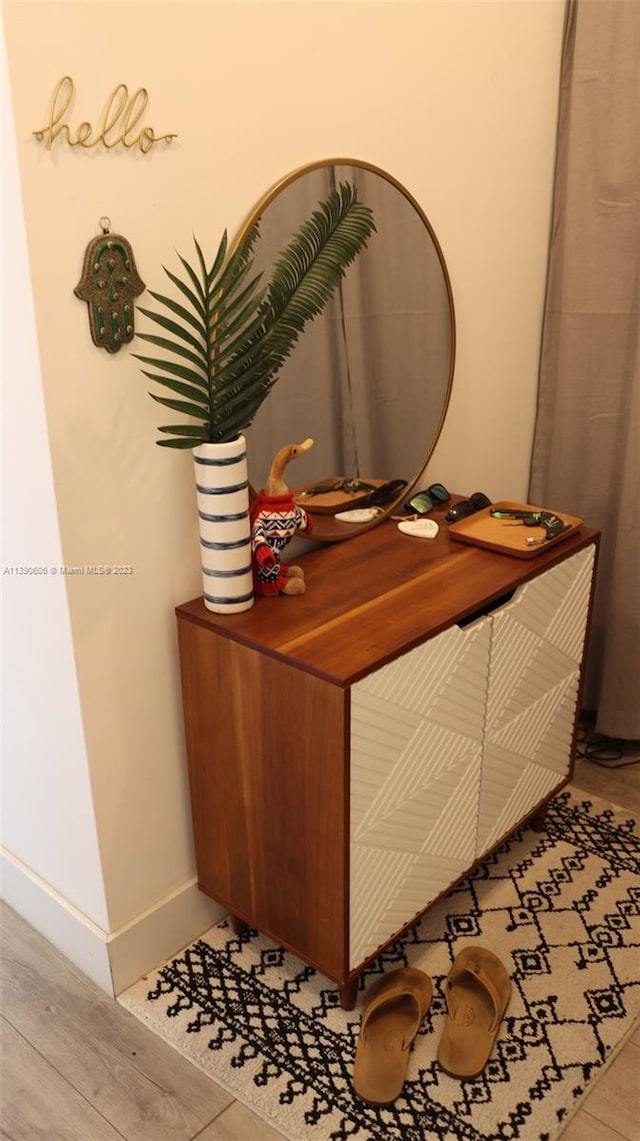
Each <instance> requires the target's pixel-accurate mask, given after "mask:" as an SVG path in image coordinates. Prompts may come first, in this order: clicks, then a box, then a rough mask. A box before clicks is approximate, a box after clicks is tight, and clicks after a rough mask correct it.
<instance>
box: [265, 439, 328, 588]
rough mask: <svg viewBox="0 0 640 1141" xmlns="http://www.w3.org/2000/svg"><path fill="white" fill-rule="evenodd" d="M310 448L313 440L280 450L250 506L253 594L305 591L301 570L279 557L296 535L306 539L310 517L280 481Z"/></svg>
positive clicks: (310, 522)
mask: <svg viewBox="0 0 640 1141" xmlns="http://www.w3.org/2000/svg"><path fill="white" fill-rule="evenodd" d="M311 447H313V440H303V442H302V443H301V444H286V445H285V447H284V448H280V451H279V452H277V454H276V455H275V456H274V458H273V462H272V464H271V467H270V468H269V474H268V476H267V479H266V482H265V485H264V487H263V489H262V491H260V492H259V493H258V495H257V496H256V499H255V500H254V502H253V504H252V505H251V510H250V512H249V519H250V522H251V552H252V563H253V589H254V593H255V594H264V595H273V594H304V592H305V590H306V583H305V580H304V571H303V569H302V567H299V566H287V564H286V563H283V562H282V561H281V558H280V556H281V553H282V551H283V550H284V548H285V547H286V545H287V543H288V542H289V541H290V539H292V538H293V536H294V535H295V533H296V531H306V533H307V534H308V535H310V534H311V532H312V530H313V520H312V519H311V516H310V515H308V514H307V512H306V511H305V510H304V509H303V508H302V507H299V506H298V504H297V503H294V500H293V496H292V494H291V492H290V490H289V488H288V486H287V484H286V482H285V479H284V469H285V468H286V466H287V464H289V463H291V461H292V460H295V459H296V458H297V457H298V456H301V455H302V454H303V452H308V451H309V448H311Z"/></svg>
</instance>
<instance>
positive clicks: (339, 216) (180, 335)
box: [134, 183, 375, 448]
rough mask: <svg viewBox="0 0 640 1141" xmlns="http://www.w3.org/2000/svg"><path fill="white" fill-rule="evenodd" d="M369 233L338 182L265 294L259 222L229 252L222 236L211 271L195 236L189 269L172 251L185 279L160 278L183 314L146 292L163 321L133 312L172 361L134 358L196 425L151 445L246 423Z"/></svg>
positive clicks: (353, 197) (193, 439)
mask: <svg viewBox="0 0 640 1141" xmlns="http://www.w3.org/2000/svg"><path fill="white" fill-rule="evenodd" d="M374 230H375V224H374V220H373V215H372V213H371V210H370V209H369V208H368V207H367V206H365V205H363V204H362V203H361V202H359V200H358V197H357V193H356V191H355V189H354V188H353V187H352V186H350V185H348V184H347V183H342V184H341V185H340V187H339V188H338V189H337V190H333V191H332V192H331V193H330V194H329V196H328V198H327V199H326V200H325V201H324V202H321V203H319V205H318V208H317V209H316V210H314V211H313V213H312V215H311V217H310V218H309V219H308V220H307V221H306V222H304V223H303V225H302V226H301V227H300V228H299V230H298V231H297V233H296V234H295V235H294V236H293V238H292V240H291V242H290V243H289V245H288V246H287V248H286V249H285V250H284V251H283V253H282V254H281V255H280V257H279V258H278V260H277V262H276V264H275V266H274V268H273V271H272V276H271V280H270V282H269V284H268V286H267V288H266V290H265V289H264V288H262V287H261V285H260V281H261V275H260V274H257V275H252V271H253V266H254V255H253V247H254V245H255V242H256V239H257V237H258V226H257V225H255V226H254V227H253V228H252V229H251V231H250V232H249V234H248V235H247V237H246V239H245V240H244V241H243V242H242V243H241V244H240V246H238V247H237V248H236V249H235V250H234V251H233V252H232V253H231V254H230V255H228V256H227V234H226V232H225V233H224V234H223V236H222V239H221V241H220V244H219V246H218V250H217V253H216V256H215V259H214V261H213V264H212V266H211V268H210V269H208V268H207V264H206V261H205V258H204V255H203V252H202V249H201V247H200V245H199V244H198V242H197V241H196V240H195V239H194V243H195V248H196V255H197V265H196V266H195V267H194V266H192V265H190V264H189V263H188V262H187V261H186V260H185V258H183V257H182V256H181V255H180V254H178V257H179V259H180V262H181V264H182V267H183V269H184V271H185V274H186V279H183V278H180V277H179V276H178V275H177V274H174V273H172V272H170V271H169V270H167V269H165V273H166V274H167V276H168V278H169V279H170V281H171V282H172V284H173V285H174V286H175V287H176V289H177V290H178V292H179V293H180V295H181V297H182V298H183V300H184V301H186V302H187V303H188V305H189V306H190V308H186V307H185V305H184V304H182V303H181V302H178V301H176V300H174V299H173V298H171V297H167V296H166V295H164V294H161V293H151V296H152V297H153V299H154V300H155V301H156V302H157V303H158V304H159V305H160V306H162V307H163V309H164V310H168V313H169V315H167V313H166V312H162V311H160V312H158V311H154V310H148V309H143V308H142V307H140V312H141V313H143V314H144V315H145V316H146V317H148V318H149V319H150V320H151V321H153V322H155V324H157V325H159V326H160V327H161V328H162V329H164V330H165V331H166V332H167V333H169V334H170V337H160V336H157V335H153V334H151V333H139V334H138V336H139V337H140V338H141V339H142V340H144V341H147V342H148V343H150V344H152V345H154V346H155V347H156V348H157V349H161V350H164V351H165V352H167V353H169V354H171V355H170V356H169V357H165V358H160V357H147V356H142V355H140V354H138V353H136V354H134V355H135V356H136V357H137V359H138V360H140V361H141V362H142V363H143V364H146V365H150V366H152V367H153V368H154V369H156V370H157V371H156V372H153V373H151V372H148V371H146V370H145V369H142V372H143V373H144V375H145V376H147V377H149V378H150V379H151V380H153V381H154V382H156V383H158V384H160V385H163V386H165V387H166V388H169V389H171V390H172V391H173V392H176V393H177V394H178V395H180V396H185V397H187V400H186V401H182V400H175V399H173V398H172V397H161V396H155V395H154V394H153V393H151V394H150V395H152V396H153V398H154V400H156V401H157V402H158V403H159V404H163V405H165V406H166V407H168V408H171V409H173V410H174V411H177V412H180V413H183V414H184V415H187V416H192V417H195V418H197V419H198V420H199V421H201V423H199V424H188V423H187V424H184V425H182V426H180V425H172V426H168V427H162V428H160V429H159V431H160V432H162V433H164V434H166V435H170V436H172V437H173V438H172V439H162V440H158V443H159V444H160V445H161V446H162V447H175V448H187V447H193V446H194V445H195V444H196V443H200V442H205V441H206V440H209V441H211V442H215V441H224V440H230V439H233V438H234V437H235V436H236V435H238V433H239V432H242V431H244V429H246V428H247V427H248V426H249V424H251V422H252V420H253V418H254V416H255V415H256V413H257V411H258V409H259V408H260V406H261V404H262V402H263V401H264V400H265V398H266V397H267V396H268V394H269V391H270V389H271V387H272V386H273V384H274V383H275V381H276V380H277V377H278V374H279V371H280V369H281V367H282V365H283V364H284V362H285V360H286V358H287V357H288V356H289V355H290V353H291V351H292V350H293V348H294V346H295V344H296V342H297V341H298V338H299V337H300V334H301V333H302V331H303V329H304V327H305V325H306V324H307V322H308V321H311V320H313V319H314V317H316V316H317V315H318V314H319V313H321V312H322V310H323V309H324V307H325V306H326V304H327V302H328V301H329V299H330V298H331V296H332V294H333V293H334V291H335V289H336V287H337V286H338V284H339V282H340V280H341V279H342V277H343V276H344V274H345V271H346V269H347V267H348V266H349V265H350V264H351V263H352V262H353V260H354V259H355V258H356V257H357V255H358V253H359V252H360V250H361V249H362V248H363V246H364V245H366V242H367V240H368V238H369V237H370V235H371V233H372V232H373V231H374ZM150 292H151V291H150ZM176 318H177V320H176ZM185 325H186V326H187V327H186V328H185ZM176 358H177V359H176ZM190 366H193V367H190ZM176 378H178V379H176Z"/></svg>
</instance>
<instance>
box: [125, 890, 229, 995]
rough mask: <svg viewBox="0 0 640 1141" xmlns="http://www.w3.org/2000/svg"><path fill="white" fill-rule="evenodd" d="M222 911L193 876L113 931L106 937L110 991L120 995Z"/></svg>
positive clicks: (188, 941) (202, 929)
mask: <svg viewBox="0 0 640 1141" xmlns="http://www.w3.org/2000/svg"><path fill="white" fill-rule="evenodd" d="M225 914H226V912H225V909H224V908H223V907H220V905H219V904H217V903H214V901H213V900H212V899H209V896H207V895H204V893H203V892H201V891H200V889H199V887H198V883H197V880H196V879H195V878H194V879H193V880H189V881H188V882H187V883H186V884H181V886H180V887H179V888H177V889H176V890H175V891H174V892H171V893H170V894H169V895H166V896H164V897H163V898H162V899H160V900H158V901H157V903H155V904H154V905H153V906H152V907H150V908H148V909H147V911H145V912H143V913H142V914H141V915H138V916H136V918H135V919H133V920H131V922H129V923H126V924H125V925H124V926H123V927H120V928H119V929H118V930H117V931H114V932H113V933H112V934H111V935H110V937H109V958H110V962H111V974H112V978H113V993H114V994H116V995H118V994H120V993H121V991H123V990H125V989H126V988H127V987H128V986H131V985H132V984H133V983H135V982H137V981H138V979H140V978H142V976H143V975H146V974H147V973H148V971H151V970H153V968H154V967H158V966H160V964H161V963H164V962H165V960H166V959H170V958H171V956H172V955H175V954H177V952H178V951H181V950H182V949H183V947H186V946H188V944H189V943H192V942H193V940H194V939H197V938H198V936H199V935H202V934H203V932H205V931H207V930H208V928H209V927H213V925H214V924H215V923H218V922H219V921H220V919H222V917H223V915H225Z"/></svg>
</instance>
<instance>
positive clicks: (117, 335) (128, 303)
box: [73, 218, 146, 353]
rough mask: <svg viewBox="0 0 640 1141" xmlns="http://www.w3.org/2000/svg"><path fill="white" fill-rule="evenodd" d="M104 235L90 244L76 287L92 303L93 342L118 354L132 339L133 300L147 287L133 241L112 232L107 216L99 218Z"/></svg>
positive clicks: (78, 292)
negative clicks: (138, 267)
mask: <svg viewBox="0 0 640 1141" xmlns="http://www.w3.org/2000/svg"><path fill="white" fill-rule="evenodd" d="M100 227H101V229H102V234H101V235H100V236H99V237H97V238H94V239H93V240H92V241H91V242H89V245H88V246H87V249H86V253H85V255H84V265H83V267H82V277H81V278H80V281H79V282H78V284H77V285H76V287H75V289H74V291H73V292H74V293H75V295H76V297H79V298H80V300H81V301H86V302H87V305H88V306H89V328H90V330H91V339H92V341H93V343H94V345H97V346H98V347H99V348H101V349H106V350H107V352H108V353H117V352H118V349H120V348H121V347H122V345H124V344H126V342H127V341H131V340H133V337H134V334H135V327H134V299H135V298H136V297H138V295H139V294H140V293H142V292H143V290H144V289H145V288H146V286H145V284H144V281H143V280H142V278H141V277H140V275H139V273H138V271H137V269H136V263H135V258H134V256H133V250H132V249H131V245H130V243H129V242H128V241H127V239H126V238H123V236H122V234H112V233H111V232H110V230H111V223H110V221H109V219H108V218H101V219H100Z"/></svg>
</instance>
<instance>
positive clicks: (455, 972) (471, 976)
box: [438, 946, 511, 1078]
mask: <svg viewBox="0 0 640 1141" xmlns="http://www.w3.org/2000/svg"><path fill="white" fill-rule="evenodd" d="M510 996H511V980H510V979H509V976H508V974H507V972H506V970H505V968H504V966H503V965H502V963H501V962H500V960H499V959H498V958H497V957H496V956H495V955H494V954H493V952H492V951H487V950H485V948H484V947H476V946H470V947H464V948H463V950H462V951H460V953H459V954H458V955H456V958H455V960H454V962H453V965H452V967H451V970H450V971H449V974H448V975H447V982H446V990H445V997H446V1000H447V1009H448V1011H449V1014H448V1017H447V1021H446V1022H445V1025H444V1030H443V1031H442V1037H441V1039H440V1045H439V1046H438V1063H439V1065H440V1067H441V1069H443V1070H444V1071H445V1073H447V1074H450V1075H451V1077H453V1078H475V1077H477V1076H478V1074H481V1073H482V1071H483V1069H484V1068H485V1066H486V1064H487V1062H488V1060H489V1057H490V1054H491V1051H492V1050H493V1046H494V1043H495V1040H496V1038H497V1036H498V1030H499V1029H500V1023H501V1022H502V1019H503V1017H504V1013H505V1011H506V1009H507V1006H508V1005H509V998H510Z"/></svg>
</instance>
